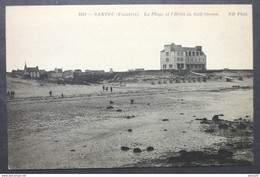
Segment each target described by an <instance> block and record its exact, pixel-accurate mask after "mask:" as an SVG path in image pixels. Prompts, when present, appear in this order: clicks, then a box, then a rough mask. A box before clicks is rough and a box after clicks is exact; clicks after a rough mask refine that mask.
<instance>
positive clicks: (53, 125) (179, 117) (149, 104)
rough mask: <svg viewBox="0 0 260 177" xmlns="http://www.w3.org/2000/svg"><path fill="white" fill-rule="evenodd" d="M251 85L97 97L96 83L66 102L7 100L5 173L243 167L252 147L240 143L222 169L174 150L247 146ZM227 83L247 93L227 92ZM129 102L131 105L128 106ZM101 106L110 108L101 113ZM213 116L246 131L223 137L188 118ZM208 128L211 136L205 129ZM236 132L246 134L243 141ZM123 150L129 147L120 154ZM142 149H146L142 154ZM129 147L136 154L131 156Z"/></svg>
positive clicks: (135, 89) (145, 87)
mask: <svg viewBox="0 0 260 177" xmlns="http://www.w3.org/2000/svg"><path fill="white" fill-rule="evenodd" d="M251 81H252V80H248V81H247V82H246V81H244V82H239V83H226V82H207V83H181V84H164V85H155V86H152V85H151V84H150V85H149V84H127V86H126V87H120V86H115V87H114V92H113V93H108V92H107V93H106V92H105V93H104V92H102V91H101V85H96V86H84V87H85V88H86V91H85V92H83V91H82V92H80V93H73V94H66V93H65V98H61V97H60V96H59V95H58V94H57V95H54V97H52V98H50V97H48V96H43V95H40V96H35V95H27V96H26V97H23V96H20V97H19V96H17V98H15V99H13V100H9V101H8V103H7V106H8V152H9V154H8V158H9V168H10V169H58V168H59V169H64V168H113V167H117V168H120V167H157V166H159V167H160V166H165V167H170V166H201V165H202V166H211V165H243V164H246V165H250V164H252V163H253V155H252V154H253V152H252V150H253V147H252V146H248V147H245V146H243V145H240V147H241V148H238V150H237V151H233V150H232V151H233V152H232V153H233V155H232V156H231V157H230V158H231V159H233V160H229V161H225V162H226V163H222V164H221V163H220V161H219V159H218V158H217V157H216V156H211V157H214V158H213V159H210V158H208V159H209V160H207V161H205V159H204V162H203V163H202V160H201V159H199V160H198V159H194V160H192V162H190V161H188V160H186V161H182V159H181V158H180V157H186V156H185V155H182V156H181V154H180V153H179V151H181V150H182V151H181V152H182V153H185V151H186V152H193V151H200V152H203V153H204V154H203V155H202V156H203V157H206V156H207V155H212V154H211V153H213V154H214V153H216V152H218V150H219V149H221V148H225V149H227V147H232V146H227V144H228V143H230V142H231V141H230V140H233V141H232V142H231V143H232V144H233V146H236V143H239V142H241V141H244V142H245V141H246V140H248V141H247V142H245V143H244V144H250V143H251V144H252V143H253V133H252V131H253V130H252V126H251V124H252V121H253V89H252V82H251ZM248 83H251V85H249V84H248ZM233 85H241V86H244V85H247V86H248V85H249V86H250V88H247V89H241V88H237V89H234V88H233V87H232V86H233ZM59 87H60V86H59ZM64 87H66V86H64ZM74 87H75V86H74ZM80 87H81V86H80ZM66 89H67V88H66ZM46 90H47V89H46ZM87 90H91V92H88V91H87ZM95 90H96V91H95ZM22 92H23V91H22V90H21V91H18V92H17V93H21V94H22ZM26 92H28V91H26ZM41 93H42V92H41ZM131 99H134V104H130V100H131ZM110 101H112V102H113V104H110ZM108 106H112V107H113V108H112V109H107V107H108ZM120 110H121V111H120ZM217 114H223V115H224V116H221V117H220V118H221V119H224V120H228V121H230V122H233V121H234V119H239V118H242V120H241V121H244V120H243V119H246V121H248V125H247V128H246V129H243V130H241V131H240V129H237V130H238V131H237V132H236V133H234V132H233V133H229V132H230V131H231V129H230V128H228V129H219V128H218V124H215V123H212V122H211V123H208V124H202V123H201V121H199V120H195V119H198V118H199V119H200V118H207V119H208V120H211V119H212V117H213V116H214V115H217ZM239 121H240V120H239ZM250 122H251V123H250ZM231 124H232V123H231ZM130 129H131V131H130ZM207 129H214V132H205V130H207ZM242 131H248V132H249V133H247V135H246V136H243V137H242V135H244V134H243V133H241V132H242ZM250 132H251V133H250ZM241 137H242V138H241ZM235 140H236V141H235ZM122 146H125V147H128V148H129V150H122V149H121V148H122ZM149 146H151V147H153V150H151V151H148V150H147V148H148V147H149ZM134 148H140V150H141V152H139V153H135V152H133V150H134ZM232 149H235V148H232ZM227 151H230V149H227ZM238 151H239V152H238ZM240 151H241V152H240ZM205 154H206V155H205ZM186 155H187V154H186ZM178 157H179V158H178ZM187 157H190V156H189V155H188V156H187ZM187 157H186V159H187ZM190 159H193V157H190ZM234 159H236V160H234Z"/></svg>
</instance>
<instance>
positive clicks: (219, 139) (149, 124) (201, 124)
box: [6, 5, 254, 169]
mask: <svg viewBox="0 0 260 177" xmlns="http://www.w3.org/2000/svg"><path fill="white" fill-rule="evenodd" d="M252 38H253V34H252V5H109V6H105V5H89V6H7V7H6V63H7V65H6V70H7V73H6V78H7V83H6V87H7V93H6V94H7V119H8V165H9V169H71V168H73V169H75V168H132V167H185V166H227V165H232V166H237V165H243V166H244V165H253V163H254V151H253V144H254V139H253V133H254V132H253V120H254V115H253V41H252Z"/></svg>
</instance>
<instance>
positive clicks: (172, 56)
mask: <svg viewBox="0 0 260 177" xmlns="http://www.w3.org/2000/svg"><path fill="white" fill-rule="evenodd" d="M160 59H161V69H162V70H166V69H175V70H206V55H205V54H204V52H203V51H202V47H201V46H195V47H182V46H181V45H175V44H174V43H172V44H170V45H164V50H162V51H161V57H160Z"/></svg>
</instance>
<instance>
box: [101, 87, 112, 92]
mask: <svg viewBox="0 0 260 177" xmlns="http://www.w3.org/2000/svg"><path fill="white" fill-rule="evenodd" d="M102 88H103V92H104V91H105V90H106V91H108V86H104V85H103V87H102ZM110 91H111V92H113V87H110Z"/></svg>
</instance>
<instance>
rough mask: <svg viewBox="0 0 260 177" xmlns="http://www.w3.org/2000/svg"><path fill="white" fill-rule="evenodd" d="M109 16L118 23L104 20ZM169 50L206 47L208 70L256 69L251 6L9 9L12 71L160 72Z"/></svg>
mask: <svg viewBox="0 0 260 177" xmlns="http://www.w3.org/2000/svg"><path fill="white" fill-rule="evenodd" d="M106 12H107V13H108V12H109V13H111V14H110V15H113V16H100V15H102V14H101V13H106ZM175 12H178V13H184V14H185V16H173V15H171V14H174V13H175ZM129 13H131V16H122V14H123V15H126V14H129ZM145 13H146V15H144V14H145ZM233 13H234V14H235V15H233ZM148 14H149V15H148ZM135 15H137V16H135ZM168 15H169V16H168ZM171 43H175V44H177V45H182V46H183V47H194V46H202V50H203V51H204V53H205V54H206V56H207V69H223V68H230V69H253V41H252V6H251V5H109V6H102V5H92V6H7V7H6V63H7V66H6V68H7V71H12V70H13V69H23V68H24V64H25V62H26V64H27V66H28V67H35V66H39V69H45V70H47V71H49V70H54V68H62V69H63V70H70V69H72V70H74V69H81V70H83V71H84V70H86V69H91V70H92V69H93V70H105V71H109V69H110V68H113V70H114V71H127V70H128V69H134V68H145V69H146V70H148V69H160V51H161V50H163V47H164V45H167V44H171Z"/></svg>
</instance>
